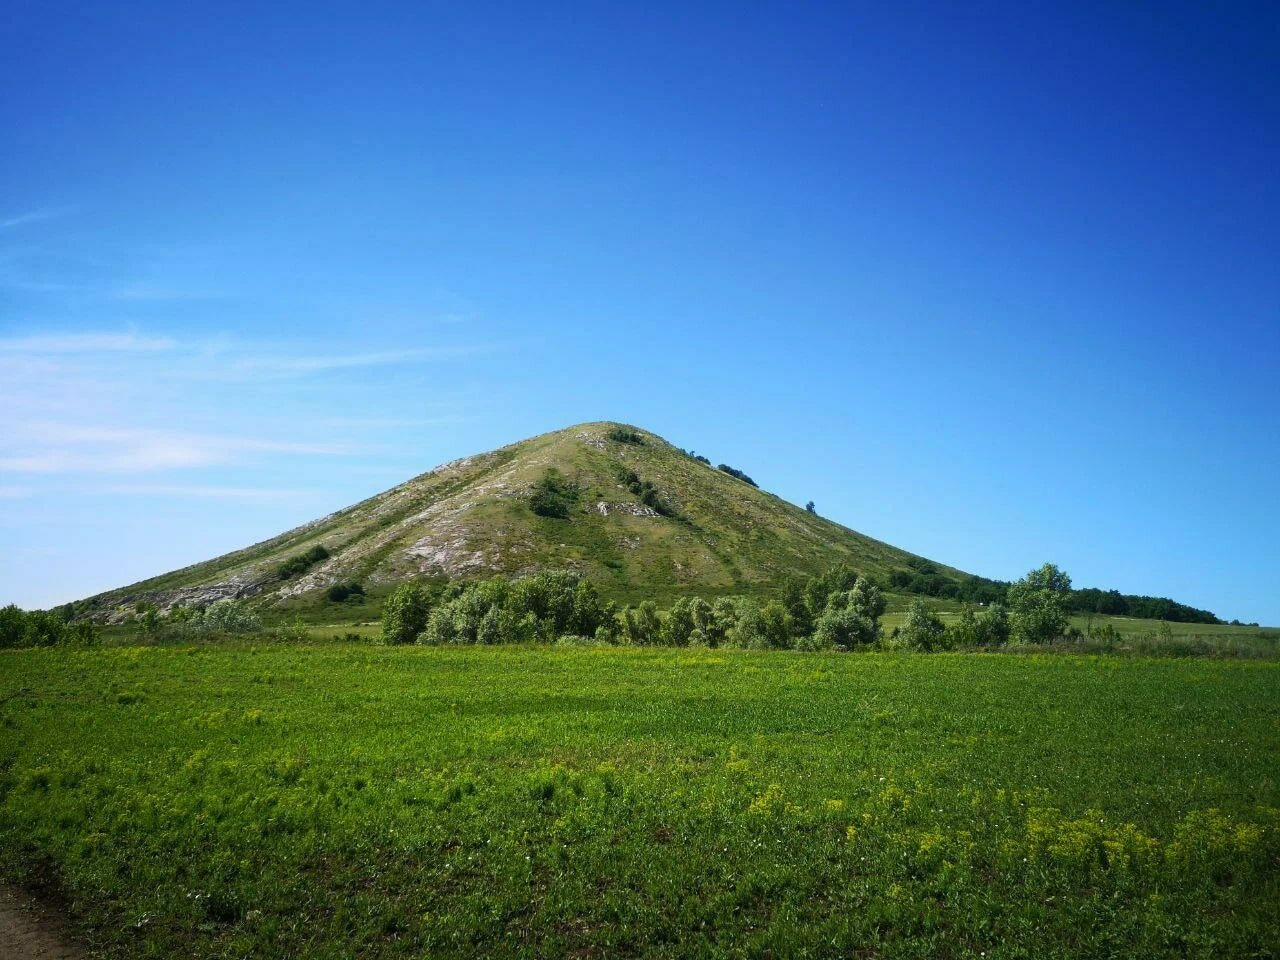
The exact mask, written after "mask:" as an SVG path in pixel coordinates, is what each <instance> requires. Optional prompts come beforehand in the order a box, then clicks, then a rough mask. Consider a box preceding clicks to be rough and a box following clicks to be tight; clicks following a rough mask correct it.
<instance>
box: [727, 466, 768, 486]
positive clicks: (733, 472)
mask: <svg viewBox="0 0 1280 960" xmlns="http://www.w3.org/2000/svg"><path fill="white" fill-rule="evenodd" d="M716 469H717V470H719V471H721V472H722V473H727V474H728V475H729V476H731V477H734V478H736V479H738V480H741V481H742V482H743V483H749V484H751V486H753V487H758V486H760V485H759V484H758V483H756V482H755V481H754V480H752V479H751V478H750V477H748V476H747V475H746V474H745V473H743V472H742V471H741V470H736V469H734V468H733V467H731V466H729V465H728V464H727V463H722V464H720V465H719V466H718V467H716Z"/></svg>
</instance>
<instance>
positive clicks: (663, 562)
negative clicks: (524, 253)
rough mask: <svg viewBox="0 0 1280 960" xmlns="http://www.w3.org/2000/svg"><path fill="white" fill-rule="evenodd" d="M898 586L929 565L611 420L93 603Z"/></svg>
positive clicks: (417, 482) (534, 441)
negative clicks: (453, 591)
mask: <svg viewBox="0 0 1280 960" xmlns="http://www.w3.org/2000/svg"><path fill="white" fill-rule="evenodd" d="M841 561H843V562H845V563H848V564H849V565H850V566H852V567H854V568H855V569H857V570H860V571H862V572H865V573H869V574H871V575H873V576H875V577H876V578H877V579H880V580H882V581H889V580H890V579H892V576H893V575H894V574H895V572H898V574H897V575H898V576H901V575H902V572H906V571H910V570H913V569H914V570H920V569H926V570H929V571H930V572H931V573H932V574H933V575H936V576H941V577H945V578H947V579H954V580H957V581H958V580H960V579H962V578H963V577H964V576H965V575H964V574H962V573H961V572H960V571H957V570H954V569H951V568H948V567H944V566H942V565H939V564H930V563H928V562H927V561H923V560H922V558H920V557H916V556H914V555H912V554H910V553H907V552H905V551H903V550H899V549H897V548H895V547H891V546H889V545H888V544H885V543H881V542H880V541H878V540H873V539H872V538H870V537H867V536H864V535H863V534H860V533H857V532H855V531H853V530H850V529H848V528H847V527H843V526H841V525H840V524H838V523H834V522H833V521H831V520H827V519H824V518H822V517H820V516H817V515H816V514H815V513H813V512H811V511H809V510H806V509H804V508H801V507H798V506H796V505H795V504H792V503H788V502H787V501H785V500H782V499H781V498H779V497H777V496H774V495H773V494H771V493H767V492H765V491H763V490H760V489H758V488H757V487H756V486H755V485H754V483H753V482H752V481H751V479H750V477H748V476H747V475H746V474H745V473H743V472H741V471H739V470H735V469H734V468H732V467H728V466H725V465H721V466H719V467H717V466H713V465H712V464H711V463H710V462H709V461H708V460H707V459H706V458H703V457H698V456H696V455H694V454H691V453H689V452H686V451H684V450H681V449H680V448H678V447H675V446H673V445H671V444H670V443H668V442H667V441H665V440H663V439H662V438H661V437H659V436H657V435H656V434H653V433H650V432H648V431H646V430H641V429H638V428H636V427H632V426H628V425H626V424H620V423H611V422H599V423H583V424H578V425H577V426H573V427H568V428H567V429H564V430H558V431H556V432H554V433H547V434H543V435H541V436H537V437H532V438H530V439H528V440H522V441H520V442H518V443H513V444H510V445H509V446H505V447H502V448H501V449H498V450H494V451H492V452H489V453H482V454H477V455H474V456H470V457H464V458H462V459H460V460H454V461H452V462H450V463H446V464H442V465H441V466H439V467H436V468H435V469H433V470H429V471H427V472H426V473H424V474H421V475H420V476H417V477H414V478H413V479H412V480H409V481H407V482H405V483H402V484H400V485H399V486H397V487H393V488H391V489H390V490H387V491H386V492H384V493H380V494H378V495H376V496H374V497H370V498H369V499H368V500H364V501H362V502H360V503H357V504H355V505H354V506H351V507H348V508H347V509H345V510H340V511H338V512H336V513H332V514H330V515H329V516H326V517H322V518H320V519H318V520H315V521H312V522H311V523H307V524H304V525H303V526H301V527H297V528H296V529H293V530H290V531H288V532H287V533H283V534H280V535H279V536H277V537H274V538H272V539H270V540H267V541H265V542H263V543H259V544H256V545H254V546H251V547H248V548H245V549H243V550H237V551H235V552H234V553H229V554H226V555H225V556H221V557H217V558H215V559H213V560H208V561H206V562H204V563H198V564H195V565H194V566H190V567H185V568H183V569H181V570H176V571H174V572H172V573H168V574H165V575H163V576H160V577H155V578H153V579H150V580H146V581H143V582H141V583H137V584H134V585H132V586H129V587H124V588H121V589H118V590H114V591H111V592H109V593H105V594H102V595H100V596H98V597H94V598H92V599H91V600H90V601H89V605H90V606H91V607H92V608H94V609H95V610H97V611H105V610H109V609H111V608H115V607H119V606H122V605H128V604H134V603H138V602H141V601H148V602H152V603H156V604H157V605H159V606H161V607H167V606H172V605H174V604H191V603H208V602H211V601H215V600H219V599H225V598H237V599H239V598H255V603H261V604H263V605H268V606H271V605H280V604H289V603H291V602H293V601H301V600H305V598H307V597H309V596H312V595H315V596H319V595H321V594H323V592H325V591H326V590H328V589H329V588H330V587H333V586H335V585H341V584H349V583H355V584H360V585H362V587H364V588H365V589H368V590H370V591H372V592H374V593H377V592H381V591H383V590H385V589H388V588H390V587H391V586H394V585H395V584H396V583H399V582H401V581H404V580H406V579H410V578H415V577H424V576H447V577H451V578H476V577H484V576H489V575H491V574H494V573H505V574H512V575H519V574H523V573H529V572H533V571H537V570H546V569H559V570H570V571H574V572H577V573H580V574H582V575H583V576H586V577H588V578H590V579H591V580H592V581H594V582H595V583H596V584H597V586H598V587H599V588H600V589H601V591H602V592H603V593H605V594H606V595H612V596H617V597H623V598H630V597H643V596H671V595H675V594H682V593H691V592H700V593H709V594H715V593H735V592H740V593H760V592H772V590H773V588H774V587H775V586H776V584H777V583H778V582H779V581H780V580H781V579H782V578H783V577H785V576H787V575H789V574H805V575H809V574H814V573H818V572H821V571H822V570H824V569H826V568H828V567H830V566H831V565H832V564H833V563H837V562H841Z"/></svg>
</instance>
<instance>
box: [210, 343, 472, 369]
mask: <svg viewBox="0 0 1280 960" xmlns="http://www.w3.org/2000/svg"><path fill="white" fill-rule="evenodd" d="M485 349H487V348H486V347H419V348H410V349H407V350H383V351H379V352H376V353H350V354H340V353H339V354H331V355H329V356H311V357H291V356H287V355H280V356H260V357H243V358H241V359H240V360H238V361H236V364H235V365H236V367H238V368H239V369H241V370H245V371H253V372H255V373H263V374H284V375H289V374H307V373H323V372H325V371H328V370H345V369H350V368H354V367H374V366H383V365H387V364H396V363H409V362H411V361H413V360H429V359H442V358H446V357H461V356H468V355H470V354H474V353H479V352H482V351H483V350H485Z"/></svg>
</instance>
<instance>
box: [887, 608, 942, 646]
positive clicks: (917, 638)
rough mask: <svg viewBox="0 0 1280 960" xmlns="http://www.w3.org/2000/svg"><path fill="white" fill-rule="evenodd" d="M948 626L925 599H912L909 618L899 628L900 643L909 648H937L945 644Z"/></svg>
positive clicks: (898, 637)
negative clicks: (925, 603)
mask: <svg viewBox="0 0 1280 960" xmlns="http://www.w3.org/2000/svg"><path fill="white" fill-rule="evenodd" d="M946 636H947V628H946V626H945V625H944V624H943V622H942V620H941V619H940V618H939V617H938V615H937V614H935V613H934V612H933V611H932V610H930V609H929V608H928V607H926V606H925V605H924V601H923V600H912V601H911V605H910V606H909V607H907V619H906V620H904V621H903V623H902V626H901V627H899V628H898V636H897V641H898V645H899V646H902V647H905V648H906V649H908V650H923V651H926V652H928V651H930V650H937V649H940V648H941V647H943V646H944V645H945V642H946Z"/></svg>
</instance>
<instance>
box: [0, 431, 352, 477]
mask: <svg viewBox="0 0 1280 960" xmlns="http://www.w3.org/2000/svg"><path fill="white" fill-rule="evenodd" d="M15 432H16V433H17V434H18V436H17V437H15V438H13V439H11V440H10V441H9V443H8V444H7V445H8V446H9V447H10V449H9V450H7V451H5V455H3V456H0V470H3V471H7V472H9V473H27V474H31V473H35V474H61V473H146V472H151V471H158V470H180V469H190V468H196V467H208V466H214V465H220V464H229V463H236V462H241V461H243V460H245V459H250V458H252V456H253V455H254V454H289V455H299V456H340V455H343V454H348V453H351V452H353V451H352V449H351V448H350V447H348V446H346V445H344V444H335V443H306V442H300V441H295V440H275V439H264V438H260V437H242V436H226V435H218V434H207V433H192V432H184V431H178V430H157V429H152V428H146V427H142V428H139V427H102V426H86V425H83V424H66V423H27V424H23V425H21V426H20V427H19V428H18V429H17V430H16V431H15Z"/></svg>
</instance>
